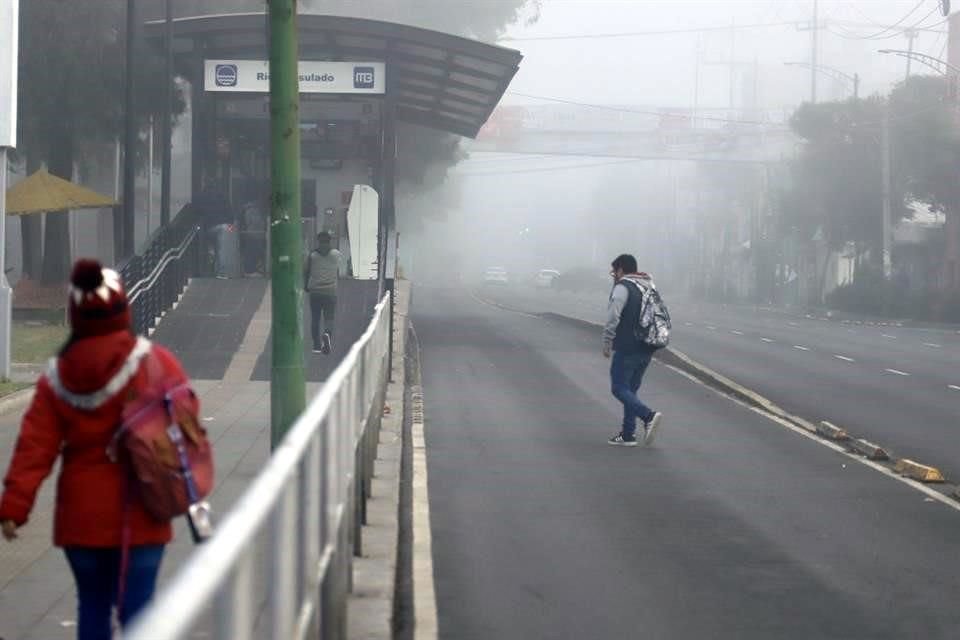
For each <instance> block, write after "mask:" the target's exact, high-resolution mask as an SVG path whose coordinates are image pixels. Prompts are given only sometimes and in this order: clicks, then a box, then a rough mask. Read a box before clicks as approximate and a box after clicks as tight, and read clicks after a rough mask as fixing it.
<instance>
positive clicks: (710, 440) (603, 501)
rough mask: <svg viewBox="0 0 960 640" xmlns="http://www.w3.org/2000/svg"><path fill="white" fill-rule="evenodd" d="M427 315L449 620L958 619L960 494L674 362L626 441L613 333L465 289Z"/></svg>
mask: <svg viewBox="0 0 960 640" xmlns="http://www.w3.org/2000/svg"><path fill="white" fill-rule="evenodd" d="M413 320H414V326H415V328H416V331H417V334H418V336H419V340H420V343H421V348H422V366H423V385H424V394H425V402H426V446H427V460H428V466H429V490H430V508H431V518H432V536H433V555H434V573H435V579H436V590H437V598H438V607H439V621H440V635H441V637H444V638H467V639H472V638H476V639H480V638H484V639H486V638H616V637H631V638H635V637H649V638H667V637H676V638H694V637H704V638H731V639H733V638H736V639H744V638H756V639H761V638H764V639H766V638H797V639H801V638H803V639H807V638H847V639H849V638H899V637H918V636H920V634H924V635H925V636H926V637H934V638H948V637H953V636H954V635H955V631H956V629H957V628H958V624H960V611H958V610H957V608H956V607H955V606H954V601H953V594H955V593H956V590H957V588H958V587H960V576H958V575H957V573H956V571H955V570H954V569H953V568H952V566H951V563H950V562H945V559H947V558H955V557H958V552H960V539H958V538H957V536H956V535H954V534H953V532H954V531H955V530H956V527H957V525H958V524H960V512H958V511H957V510H956V509H954V508H951V507H949V506H946V505H944V504H941V503H940V502H934V501H932V500H931V499H930V498H929V497H927V496H925V495H924V494H923V493H921V492H919V491H917V490H915V489H913V488H911V487H909V486H907V485H906V484H904V483H902V482H899V481H897V480H896V479H893V478H890V477H888V476H885V475H883V474H881V473H879V472H877V471H875V470H873V469H870V468H869V467H867V466H865V465H862V464H858V463H856V462H854V461H852V460H850V459H849V458H848V457H846V456H844V455H842V454H840V453H837V452H835V451H833V450H831V449H829V448H827V447H825V446H823V445H822V444H820V443H818V442H816V441H814V440H812V439H810V438H809V437H806V436H804V435H802V434H800V433H797V432H796V431H792V430H790V429H788V428H786V427H784V426H782V425H780V424H778V423H776V422H774V421H772V420H770V419H768V418H766V417H764V416H762V415H760V414H758V413H756V412H754V411H751V410H749V409H747V408H744V407H742V406H740V405H738V404H736V403H734V402H732V401H730V400H729V399H726V398H724V397H722V396H720V395H718V394H717V393H715V392H714V391H712V390H709V389H706V388H705V387H703V386H701V385H699V384H697V383H695V382H693V381H691V380H690V379H688V378H687V377H685V376H683V375H681V374H679V373H677V372H675V371H673V370H670V369H668V368H667V367H664V366H663V365H660V364H654V365H653V366H652V367H651V369H650V371H649V372H648V377H647V380H646V382H645V384H644V387H643V392H642V393H643V394H644V397H645V399H646V400H648V401H649V403H650V404H651V405H652V406H654V407H655V408H657V409H659V410H662V411H664V412H665V414H666V419H665V421H664V424H663V428H662V431H661V433H660V435H659V436H658V439H657V442H656V444H655V445H653V446H652V447H651V448H639V447H638V448H636V449H622V448H614V447H610V446H607V444H606V442H605V441H606V439H607V438H608V437H609V436H610V435H612V434H613V433H614V432H615V431H616V430H617V429H618V427H619V412H618V411H617V406H616V405H615V403H614V400H613V398H612V397H611V396H610V394H609V390H608V386H609V383H608V378H607V361H605V360H604V359H603V358H602V357H601V355H600V341H599V336H598V334H597V332H596V331H591V330H588V329H584V328H578V327H575V326H571V325H569V324H567V323H564V322H559V321H552V320H547V319H541V318H536V317H531V316H529V315H524V314H519V313H513V312H510V311H505V310H502V309H497V308H494V307H492V306H489V305H486V304H484V303H482V302H481V301H479V300H477V299H476V298H473V297H471V296H470V295H469V292H468V291H467V290H466V289H452V288H448V289H439V288H426V287H421V288H419V289H418V290H417V293H416V295H415V296H414V309H413ZM717 321H718V322H719V320H717ZM691 322H692V320H691ZM788 326H789V325H788ZM717 330H719V326H718V328H717ZM737 330H738V331H743V332H744V333H746V332H747V328H744V327H741V328H739V329H737ZM704 331H711V330H709V329H704ZM715 331H716V330H715ZM679 335H686V334H684V333H680V334H679ZM690 335H695V334H694V333H693V332H691V333H690ZM769 337H771V338H773V339H776V336H769ZM731 338H737V339H741V338H746V336H737V335H732V336H731ZM681 339H683V338H678V340H681ZM687 339H688V340H691V342H690V344H693V342H692V339H690V338H687ZM758 342H759V341H758ZM794 342H795V343H796V344H800V343H799V341H794ZM760 344H764V345H766V344H767V343H763V342H760ZM792 346H793V345H791V347H790V348H791V349H792ZM800 346H803V345H800ZM822 346H823V345H819V346H818V348H819V347H822ZM797 355H798V356H809V357H813V356H815V355H817V354H814V353H800V352H799V351H798V353H797ZM791 357H793V356H792V354H791ZM837 364H838V365H839V364H851V363H844V362H842V361H838V363H837ZM904 366H907V365H906V364H905V365H904ZM878 377H880V376H878ZM900 377H902V376H900ZM881 380H882V377H881Z"/></svg>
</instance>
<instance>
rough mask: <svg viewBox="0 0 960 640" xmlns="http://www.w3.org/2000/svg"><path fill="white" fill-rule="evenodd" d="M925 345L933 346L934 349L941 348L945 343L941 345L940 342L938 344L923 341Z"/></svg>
mask: <svg viewBox="0 0 960 640" xmlns="http://www.w3.org/2000/svg"><path fill="white" fill-rule="evenodd" d="M923 346H925V347H933V348H934V349H939V348H940V347H941V346H943V345H939V344H937V343H935V342H924V343H923Z"/></svg>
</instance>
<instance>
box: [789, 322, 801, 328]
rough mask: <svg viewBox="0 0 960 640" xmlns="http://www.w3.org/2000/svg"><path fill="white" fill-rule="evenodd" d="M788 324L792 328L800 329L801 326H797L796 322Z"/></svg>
mask: <svg viewBox="0 0 960 640" xmlns="http://www.w3.org/2000/svg"><path fill="white" fill-rule="evenodd" d="M787 324H788V325H790V326H791V327H799V326H800V325H799V324H797V323H796V322H788V323H787Z"/></svg>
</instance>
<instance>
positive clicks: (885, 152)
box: [880, 98, 892, 279]
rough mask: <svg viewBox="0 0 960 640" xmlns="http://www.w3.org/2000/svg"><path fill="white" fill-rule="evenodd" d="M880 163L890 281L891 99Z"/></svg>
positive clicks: (886, 266)
mask: <svg viewBox="0 0 960 640" xmlns="http://www.w3.org/2000/svg"><path fill="white" fill-rule="evenodd" d="M880 147H881V149H880V163H881V174H882V175H881V180H882V181H883V184H882V185H881V189H882V192H883V207H882V211H883V224H882V226H881V229H882V233H883V239H882V247H883V248H882V257H883V277H884V278H887V279H889V278H890V275H891V273H892V268H891V265H890V216H891V202H890V199H891V193H890V191H891V189H890V99H889V98H887V101H886V103H885V104H884V105H883V120H882V122H881V126H880Z"/></svg>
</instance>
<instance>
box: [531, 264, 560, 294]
mask: <svg viewBox="0 0 960 640" xmlns="http://www.w3.org/2000/svg"><path fill="white" fill-rule="evenodd" d="M559 277H560V272H559V271H556V270H555V269H540V271H538V272H537V275H536V276H534V278H533V284H534V285H536V286H537V287H540V288H543V289H549V288H550V287H552V286H553V281H554V280H556V279H557V278H559Z"/></svg>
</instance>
